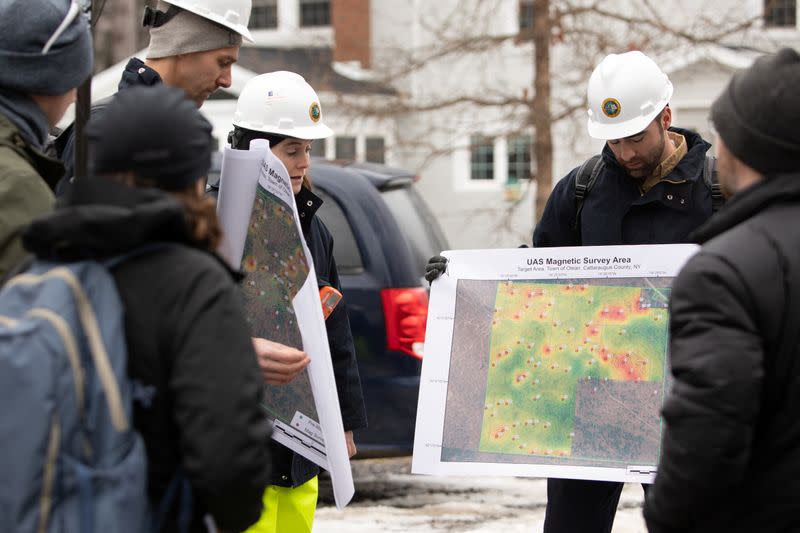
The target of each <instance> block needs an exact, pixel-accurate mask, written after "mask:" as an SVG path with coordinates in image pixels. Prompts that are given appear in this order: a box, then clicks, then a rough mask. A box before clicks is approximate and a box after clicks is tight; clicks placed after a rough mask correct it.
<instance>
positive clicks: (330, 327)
mask: <svg viewBox="0 0 800 533" xmlns="http://www.w3.org/2000/svg"><path fill="white" fill-rule="evenodd" d="M315 220H316V221H317V222H318V228H319V232H320V236H321V237H322V241H323V243H324V247H325V257H324V259H325V260H326V265H325V266H324V267H323V268H321V269H320V270H321V271H322V272H319V273H318V282H319V285H320V287H322V286H323V285H330V286H332V287H334V288H335V289H336V290H338V291H340V292H341V290H342V286H341V283H340V282H339V272H338V270H337V268H336V261H335V259H334V257H333V236H332V235H331V234H330V231H328V228H327V227H326V226H325V224H324V223H323V222H322V221H321V220H319V218H316V219H315ZM312 253H313V252H312ZM320 266H321V265H320ZM323 269H324V271H323ZM325 329H326V330H327V332H328V345H329V347H330V351H331V359H332V361H333V374H334V377H335V378H336V391H337V393H338V396H339V408H340V409H341V412H342V424H343V426H344V429H345V431H351V430H355V429H361V428H364V427H366V426H367V413H366V408H365V406H364V393H363V391H362V389H361V378H360V376H359V373H358V361H357V359H356V350H355V343H354V342H353V333H352V331H351V330H350V319H349V318H348V315H347V296H346V295H343V296H342V299H341V301H339V304H338V305H337V306H336V307H335V308H334V310H333V312H332V313H331V314H330V316H328V319H327V320H326V321H325Z"/></svg>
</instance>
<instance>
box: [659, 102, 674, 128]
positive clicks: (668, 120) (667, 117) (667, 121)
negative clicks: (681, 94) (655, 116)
mask: <svg viewBox="0 0 800 533" xmlns="http://www.w3.org/2000/svg"><path fill="white" fill-rule="evenodd" d="M661 125H662V126H663V127H664V129H665V130H666V129H667V128H669V127H670V126H672V109H670V107H669V106H667V107H665V108H664V110H663V111H661Z"/></svg>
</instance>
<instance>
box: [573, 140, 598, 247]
mask: <svg viewBox="0 0 800 533" xmlns="http://www.w3.org/2000/svg"><path fill="white" fill-rule="evenodd" d="M601 170H603V156H602V155H600V154H598V155H593V156H592V157H590V158H589V159H587V160H586V161H584V162H583V164H581V166H580V168H579V169H578V172H577V173H576V174H575V221H574V222H573V223H572V229H573V230H575V231H577V230H578V229H579V228H580V224H581V211H583V202H584V200H586V196H587V195H588V194H589V191H591V190H592V187H594V182H595V181H597V176H598V175H599V174H600V171H601Z"/></svg>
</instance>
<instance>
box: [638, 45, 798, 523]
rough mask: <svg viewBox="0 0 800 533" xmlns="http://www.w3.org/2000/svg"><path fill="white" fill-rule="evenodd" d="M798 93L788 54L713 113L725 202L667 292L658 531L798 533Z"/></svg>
mask: <svg viewBox="0 0 800 533" xmlns="http://www.w3.org/2000/svg"><path fill="white" fill-rule="evenodd" d="M798 86H800V55H798V53H797V52H796V51H795V50H791V49H783V50H781V51H780V52H778V53H777V54H774V55H768V56H764V57H761V58H759V59H758V60H756V61H755V63H754V64H753V65H752V66H751V67H750V68H749V69H747V70H745V71H742V72H739V73H737V74H736V75H734V77H733V79H732V80H731V82H730V83H729V84H728V86H727V88H726V89H725V90H724V91H723V92H722V94H721V95H720V96H719V97H718V98H717V100H716V101H715V102H714V104H713V105H712V108H711V119H712V121H713V124H714V126H715V128H716V130H717V134H716V135H717V139H716V143H715V146H716V149H717V157H718V165H717V166H718V170H719V179H720V185H721V186H722V189H723V191H724V192H725V194H726V195H728V196H730V200H729V201H728V203H727V204H726V205H725V207H724V208H723V209H722V210H720V212H719V213H717V214H716V215H715V216H714V217H713V218H712V219H711V220H710V221H709V222H708V223H707V224H705V225H704V226H702V227H701V228H700V229H698V230H697V232H696V233H695V234H694V238H695V239H696V240H697V241H698V242H701V243H703V247H702V249H701V250H700V252H699V253H698V254H697V255H695V256H694V257H692V258H691V259H690V260H689V262H688V263H687V264H686V266H685V267H684V268H683V270H682V271H681V272H680V274H679V275H678V277H677V279H676V280H675V282H674V284H673V289H672V297H671V301H670V309H671V324H670V337H671V342H670V361H671V366H672V374H673V377H674V385H673V387H672V390H671V392H670V393H669V395H668V396H667V400H666V402H665V405H664V408H663V416H664V421H665V429H664V433H663V437H662V452H661V459H660V462H659V466H658V474H657V475H656V480H655V484H654V485H653V487H652V489H651V490H650V492H649V494H648V495H647V498H646V502H645V507H644V516H645V519H646V522H647V526H648V528H649V530H650V531H651V532H653V533H661V532H677V531H680V532H701V531H702V532H704V533H713V532H726V533H736V532H742V533H743V532H753V531H800V226H798V224H797V221H798V220H800V133H799V131H800V130H798V128H797V125H798V123H800V93H798V91H797V87H798Z"/></svg>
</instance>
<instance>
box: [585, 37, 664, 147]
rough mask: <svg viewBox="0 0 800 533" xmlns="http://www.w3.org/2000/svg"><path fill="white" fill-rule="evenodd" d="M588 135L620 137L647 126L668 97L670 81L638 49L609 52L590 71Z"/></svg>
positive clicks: (627, 135)
mask: <svg viewBox="0 0 800 533" xmlns="http://www.w3.org/2000/svg"><path fill="white" fill-rule="evenodd" d="M587 97H588V101H589V109H588V113H589V124H588V128H589V135H591V136H592V137H594V138H595V139H604V140H609V139H622V138H623V137H629V136H631V135H636V134H637V133H639V132H640V131H642V130H644V129H645V128H647V126H648V125H649V124H650V122H651V121H652V120H653V119H654V118H656V116H657V115H658V114H659V113H660V112H661V110H662V109H664V107H666V105H667V104H668V103H669V99H670V98H671V97H672V83H671V82H670V81H669V78H668V77H667V75H666V74H664V72H663V71H662V70H661V69H660V68H658V65H656V64H655V62H653V60H652V59H650V58H649V57H647V56H646V55H644V54H643V53H641V52H638V51H635V52H626V53H624V54H610V55H607V56H606V57H605V59H603V60H602V61H601V62H600V64H599V65H597V67H596V68H595V69H594V72H592V76H591V77H590V78H589V86H588V88H587Z"/></svg>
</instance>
